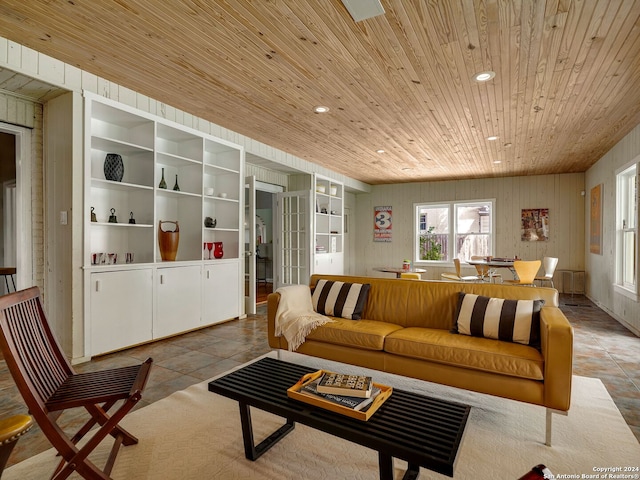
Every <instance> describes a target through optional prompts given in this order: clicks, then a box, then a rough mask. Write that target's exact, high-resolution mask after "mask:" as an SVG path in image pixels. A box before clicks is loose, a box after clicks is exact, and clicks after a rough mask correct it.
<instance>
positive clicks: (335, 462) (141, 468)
mask: <svg viewBox="0 0 640 480" xmlns="http://www.w3.org/2000/svg"><path fill="white" fill-rule="evenodd" d="M271 355H272V354H271ZM282 358H283V359H284V360H287V361H294V362H297V363H301V364H306V365H309V366H312V367H318V368H327V369H334V370H338V369H340V370H342V371H346V372H349V371H357V372H362V371H367V370H365V369H360V368H357V367H351V366H342V365H341V364H336V363H334V362H328V361H325V360H320V359H315V358H311V357H305V356H302V355H298V354H292V353H289V352H282ZM368 372H370V374H372V375H373V376H374V378H375V379H376V381H379V382H380V383H384V384H388V385H392V386H394V387H396V388H402V389H406V390H414V391H417V392H420V393H425V394H430V395H435V396H439V397H445V398H449V399H451V400H454V401H459V402H463V403H467V404H469V405H471V406H472V410H471V415H470V418H469V422H468V423H467V427H466V431H465V436H464V438H463V441H462V445H461V447H460V450H459V452H458V458H457V464H456V467H455V472H454V478H457V479H465V480H466V479H473V480H481V479H487V480H488V479H491V480H494V479H496V478H499V479H517V478H519V477H520V476H521V475H523V474H524V473H525V472H527V471H528V470H529V469H530V468H531V467H532V466H534V465H537V464H539V463H544V464H545V465H547V466H548V467H549V468H550V469H551V471H552V472H553V473H554V474H556V475H557V474H562V475H577V477H564V478H592V477H582V474H585V475H587V474H594V473H595V471H594V469H597V468H605V467H625V466H627V467H628V466H638V465H640V444H638V441H637V440H636V438H635V437H634V435H633V434H632V432H631V430H630V429H629V427H628V426H627V425H626V423H625V422H624V420H623V418H622V416H621V414H620V412H619V411H618V409H617V408H616V406H615V404H614V403H613V401H612V400H611V397H610V396H609V394H608V392H607V390H606V389H605V387H604V385H603V384H602V382H601V381H600V380H598V379H593V378H586V377H574V383H573V399H572V407H571V411H570V413H569V415H568V416H566V417H563V416H557V415H554V429H553V442H554V446H553V447H551V448H549V447H546V446H545V445H544V443H543V442H544V424H545V410H544V409H543V408H542V407H536V406H531V405H527V404H523V403H520V402H514V401H509V400H504V399H501V398H496V397H492V396H489V395H481V394H474V393H471V392H466V391H462V390H458V389H454V388H449V387H443V386H441V385H434V384H431V383H428V382H422V381H417V380H412V379H407V378H403V377H399V376H395V375H388V374H381V373H379V372H374V371H368ZM252 419H253V426H254V434H255V438H256V440H257V441H260V440H262V439H263V438H265V437H266V436H267V435H268V434H270V433H272V432H273V431H274V430H275V429H276V428H278V427H279V426H280V425H282V423H283V420H282V419H280V418H278V417H275V416H272V415H270V414H267V413H265V412H261V411H259V410H256V409H252ZM123 424H124V425H125V427H126V428H128V429H129V430H130V431H131V432H132V433H133V434H134V435H137V436H138V438H139V439H140V443H139V444H138V445H135V446H131V447H123V449H122V450H121V452H120V455H119V456H118V459H117V461H116V465H115V468H114V471H113V474H112V476H113V478H114V479H122V480H124V479H127V480H134V479H154V480H165V479H166V480H169V479H176V480H177V479H180V480H184V479H225V480H232V479H278V480H281V479H309V480H311V479H319V480H325V479H356V480H357V479H363V480H364V479H372V480H373V479H377V478H378V458H377V454H376V452H374V451H372V450H369V449H366V448H364V447H359V446H357V445H353V444H351V443H349V442H347V441H345V440H342V439H339V438H336V437H333V436H331V435H328V434H325V433H321V432H317V431H314V430H312V429H310V428H308V427H305V426H304V425H299V424H298V425H296V428H295V430H294V431H293V432H291V433H290V434H289V435H288V436H286V437H285V438H284V439H282V440H281V441H280V442H279V443H278V444H277V445H275V446H274V447H273V448H272V449H271V450H269V451H268V452H267V453H265V454H264V455H263V456H262V457H261V458H259V459H258V460H257V461H256V462H251V461H249V460H246V459H245V458H244V450H243V444H242V433H241V430H240V416H239V413H238V405H237V403H236V402H234V401H232V400H228V399H226V398H223V397H220V396H218V395H215V394H213V393H210V392H208V391H207V382H203V383H201V384H198V385H194V386H192V387H189V388H187V389H186V390H183V391H181V392H177V393H175V394H173V395H171V396H170V397H168V398H166V399H163V400H160V401H158V402H156V403H154V404H151V405H149V406H147V407H145V408H142V409H140V410H138V411H136V412H133V413H132V414H130V415H129V416H128V417H127V418H126V419H125V421H124V422H123ZM103 454H106V448H105V451H104V452H103ZM98 462H99V463H98ZM55 463H56V460H55V457H54V454H53V452H52V451H47V452H44V453H41V454H39V455H36V456H35V457H32V458H30V459H28V460H25V461H24V462H21V463H19V464H17V465H14V466H13V467H11V468H10V469H8V470H7V471H5V474H4V476H3V479H4V480H14V479H20V480H24V479H44V478H49V476H50V474H51V471H52V469H53V467H54V465H55ZM96 463H98V465H102V462H101V461H99V460H98V459H97V458H96ZM395 467H396V471H395V478H402V475H403V467H405V464H404V462H402V461H399V460H398V461H396V463H395ZM421 476H422V477H424V478H436V479H444V478H449V477H446V476H443V475H440V474H436V473H434V472H428V471H422V475H421ZM72 478H77V477H72ZM561 478H562V477H561ZM600 478H604V477H602V476H601V477H600Z"/></svg>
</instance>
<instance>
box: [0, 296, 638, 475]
mask: <svg viewBox="0 0 640 480" xmlns="http://www.w3.org/2000/svg"><path fill="white" fill-rule="evenodd" d="M561 308H562V311H563V312H564V313H565V315H566V316H567V318H569V320H570V322H571V323H572V325H573V326H574V329H575V343H574V373H575V374H576V375H583V376H589V377H597V378H600V379H601V380H602V381H603V383H604V384H605V385H606V387H607V389H608V390H609V393H610V394H611V396H612V397H613V399H614V401H615V402H616V404H617V406H618V408H619V409H620V412H621V413H622V415H623V416H624V418H625V420H626V421H627V424H628V425H629V426H630V427H631V429H632V430H633V432H634V434H635V435H636V437H637V438H638V439H639V440H640V338H638V337H636V336H635V335H633V334H632V333H631V332H629V331H628V330H627V329H625V328H624V327H622V326H621V325H620V324H619V323H618V322H616V321H615V320H614V319H612V318H611V317H610V316H608V315H607V314H606V313H604V312H603V311H602V310H600V309H599V308H598V307H597V306H596V305H594V304H593V303H592V302H590V301H589V300H588V299H586V298H585V297H584V296H580V295H576V296H574V297H571V296H569V295H561ZM266 332H267V324H266V306H260V307H259V308H258V314H257V315H252V316H249V317H248V318H246V319H243V320H235V321H231V322H228V323H224V324H221V325H217V326H213V327H209V328H205V329H202V330H198V331H196V332H192V333H187V334H185V335H181V336H178V337H174V338H171V339H168V340H163V341H160V342H156V343H152V344H148V345H143V346H140V347H136V348H131V349H128V350H125V351H122V352H118V353H114V354H110V355H105V356H103V357H99V358H96V359H94V360H93V361H91V362H88V363H85V364H82V365H78V366H77V367H76V369H77V370H78V371H87V370H92V369H102V368H109V367H112V366H121V365H130V364H132V363H134V362H139V361H141V360H144V359H146V358H147V357H149V356H151V357H153V359H154V367H153V370H152V374H151V377H150V379H149V383H148V385H147V388H146V390H145V393H144V395H143V400H142V402H141V406H144V405H148V404H149V403H152V402H154V401H157V400H160V399H161V398H164V397H166V396H168V395H170V394H171V393H173V392H175V391H178V390H182V389H184V388H186V387H188V386H190V385H192V384H195V383H199V382H201V381H203V380H207V379H208V378H211V377H213V376H215V375H217V374H219V373H222V372H225V371H226V370H229V369H230V368H232V367H235V366H237V365H240V364H242V363H245V362H247V361H249V360H251V359H253V358H255V357H257V356H260V355H262V354H264V353H266V352H268V351H270V348H269V346H268V344H267V340H266V336H267V333H266ZM0 392H1V397H0V418H3V417H5V416H8V415H11V414H15V413H24V412H25V408H24V405H23V403H22V400H21V398H20V396H19V394H18V393H17V390H16V388H15V386H14V384H13V380H12V378H11V376H10V375H9V373H8V372H7V369H6V365H5V363H4V361H3V360H0ZM138 408H139V407H138ZM62 421H63V422H64V423H65V424H67V425H70V426H75V425H76V424H77V423H78V421H77V419H76V418H73V415H71V416H68V414H66V413H65V414H64V416H63V418H62ZM74 431H75V430H74ZM47 448H49V443H48V442H47V440H46V438H44V436H43V435H42V433H41V432H40V431H39V429H38V428H37V426H36V427H34V428H33V429H32V430H31V431H30V432H29V433H28V434H27V435H25V436H24V437H23V438H22V439H20V441H19V442H18V444H17V447H16V448H15V450H14V452H13V454H12V456H11V458H10V459H9V465H11V464H13V463H17V462H19V461H21V460H23V459H25V458H28V457H30V456H32V455H34V454H36V453H38V452H41V451H43V450H45V449H47Z"/></svg>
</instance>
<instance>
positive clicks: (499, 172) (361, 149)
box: [0, 0, 640, 184]
mask: <svg viewBox="0 0 640 480" xmlns="http://www.w3.org/2000/svg"><path fill="white" fill-rule="evenodd" d="M382 4H383V6H384V9H385V14H384V15H383V16H378V17H374V18H371V19H368V20H364V21H362V22H358V23H355V22H354V21H353V20H352V18H351V17H350V16H349V14H348V12H347V11H346V9H345V8H344V6H343V5H342V3H341V2H340V0H310V1H301V0H253V1H249V0H224V1H223V0H218V1H205V0H161V1H158V0H99V1H66V0H64V1H63V0H50V1H25V0H2V2H1V3H0V35H2V36H4V37H5V38H8V39H10V40H13V41H15V42H18V43H20V44H23V45H26V46H28V47H31V48H33V49H35V50H37V51H40V52H43V53H45V54H47V55H50V56H52V57H54V58H57V59H60V60H62V61H64V62H67V63H69V64H71V65H75V66H78V67H80V68H82V69H84V70H86V71H88V72H91V73H94V74H96V75H99V76H102V77H104V78H106V79H108V80H112V81H114V82H117V83H118V84H121V85H123V86H125V87H128V88H130V89H132V90H135V91H138V92H141V93H143V94H146V95H148V96H150V97H153V98H156V99H158V100H160V101H162V102H165V103H167V104H169V105H172V106H175V107H177V108H179V109H182V110H185V111H187V112H190V113H193V114H194V115H196V116H199V117H203V118H205V119H207V120H210V121H212V122H215V123H217V124H219V125H222V126H224V127H226V128H229V129H231V130H234V131H236V132H239V133H242V134H244V135H247V136H249V137H252V138H254V139H256V140H259V141H261V142H264V143H266V144H268V145H271V146H273V147H277V148H279V149H282V150H284V151H286V152H289V153H292V154H294V155H296V156H298V157H301V158H303V159H306V160H309V161H311V162H315V163H318V164H321V165H324V166H326V167H328V168H330V169H332V170H334V171H336V172H340V173H343V174H345V175H348V176H350V177H352V178H356V179H358V180H361V181H363V182H366V183H370V184H382V183H398V182H409V181H425V180H440V179H452V178H479V177H496V176H512V175H534V174H551V173H566V172H582V171H585V170H586V169H588V168H589V167H590V166H591V165H592V164H593V163H594V162H596V161H597V160H598V159H599V158H600V157H601V156H602V155H603V154H604V153H606V152H607V151H608V150H609V149H610V148H611V147H612V146H613V145H615V143H616V142H618V141H619V140H620V139H621V138H622V137H623V136H624V135H626V134H627V133H628V132H629V131H630V130H631V129H632V128H633V127H635V126H636V125H638V123H640V0H546V1H545V0H509V1H507V0H474V1H472V0H439V1H438V0H382ZM484 70H493V71H494V72H495V73H496V76H495V78H493V79H492V80H490V81H489V82H486V83H482V84H481V83H477V82H475V81H474V80H472V75H473V74H474V73H476V72H480V71H484ZM314 105H326V106H328V107H329V108H330V111H329V112H328V113H325V114H315V113H313V112H312V108H313V106H314ZM489 136H497V137H498V139H497V140H494V141H489V140H487V137H489ZM378 149H383V150H384V151H385V152H384V153H377V152H376V151H377V150H378ZM496 162H500V163H496Z"/></svg>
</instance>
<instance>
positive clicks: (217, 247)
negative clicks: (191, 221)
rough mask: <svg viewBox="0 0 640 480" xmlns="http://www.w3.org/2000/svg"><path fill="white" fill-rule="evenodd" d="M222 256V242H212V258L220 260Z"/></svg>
mask: <svg viewBox="0 0 640 480" xmlns="http://www.w3.org/2000/svg"><path fill="white" fill-rule="evenodd" d="M222 255H224V252H223V250H222V242H213V256H214V257H215V258H222Z"/></svg>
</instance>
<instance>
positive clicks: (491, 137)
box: [487, 135, 498, 141]
mask: <svg viewBox="0 0 640 480" xmlns="http://www.w3.org/2000/svg"><path fill="white" fill-rule="evenodd" d="M497 139H498V137H496V136H495V135H491V136H490V137H487V140H489V141H493V140H497Z"/></svg>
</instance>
